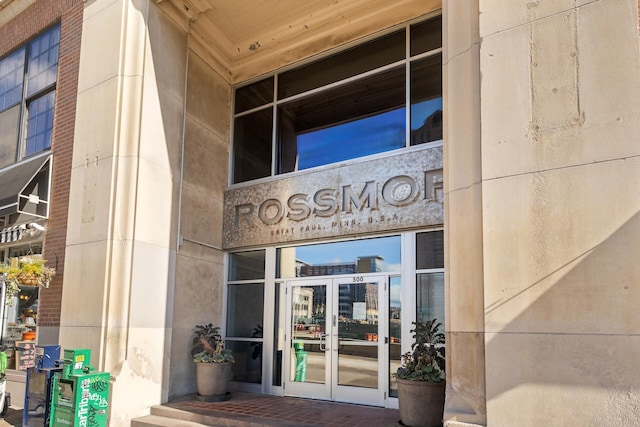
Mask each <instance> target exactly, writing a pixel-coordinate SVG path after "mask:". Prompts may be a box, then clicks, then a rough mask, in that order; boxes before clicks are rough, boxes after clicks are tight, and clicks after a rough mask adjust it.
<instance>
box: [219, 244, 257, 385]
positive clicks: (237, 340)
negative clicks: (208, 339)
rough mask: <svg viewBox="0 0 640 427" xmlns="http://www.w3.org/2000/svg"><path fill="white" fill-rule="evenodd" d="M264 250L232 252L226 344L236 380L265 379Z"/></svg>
mask: <svg viewBox="0 0 640 427" xmlns="http://www.w3.org/2000/svg"><path fill="white" fill-rule="evenodd" d="M264 271H265V251H264V250H258V251H248V252H238V253H233V254H229V273H228V279H229V281H228V285H227V328H226V336H227V338H226V342H225V343H226V346H227V348H228V349H230V350H231V351H232V352H233V356H234V357H235V359H236V363H235V364H234V365H233V380H234V381H240V382H246V383H261V382H262V347H263V345H262V344H263V333H262V328H263V316H264V278H265V275H264Z"/></svg>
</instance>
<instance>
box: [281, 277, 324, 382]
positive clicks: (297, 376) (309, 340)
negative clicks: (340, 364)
mask: <svg viewBox="0 0 640 427" xmlns="http://www.w3.org/2000/svg"><path fill="white" fill-rule="evenodd" d="M291 292H292V294H291V305H292V306H291V329H292V330H291V345H292V346H293V351H292V352H291V372H289V380H290V381H295V382H307V383H317V384H324V382H325V372H326V358H325V348H326V345H327V343H326V336H325V334H326V318H325V311H326V309H327V287H326V286H325V285H320V286H294V287H293V288H292V291H291Z"/></svg>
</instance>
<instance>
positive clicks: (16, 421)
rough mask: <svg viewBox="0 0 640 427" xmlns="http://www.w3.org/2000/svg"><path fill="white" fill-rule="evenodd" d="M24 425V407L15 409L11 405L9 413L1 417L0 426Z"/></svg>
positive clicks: (17, 426) (20, 426) (18, 426)
mask: <svg viewBox="0 0 640 427" xmlns="http://www.w3.org/2000/svg"><path fill="white" fill-rule="evenodd" d="M8 426H14V427H22V409H13V408H11V407H9V410H8V411H7V415H5V416H4V418H3V419H0V427H8Z"/></svg>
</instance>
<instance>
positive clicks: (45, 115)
mask: <svg viewBox="0 0 640 427" xmlns="http://www.w3.org/2000/svg"><path fill="white" fill-rule="evenodd" d="M59 45H60V26H59V25H56V26H54V27H52V28H50V29H48V30H47V31H45V32H43V33H41V34H40V35H38V36H37V37H35V38H33V39H32V40H30V41H29V42H28V43H27V44H25V45H23V46H21V47H19V48H18V49H16V50H15V51H13V52H12V53H10V54H9V55H7V56H5V57H4V58H2V59H0V168H2V167H5V166H8V165H11V164H12V163H15V162H16V161H19V160H21V159H22V158H23V157H27V156H30V155H32V154H35V153H38V152H41V151H43V150H46V149H48V148H50V147H51V134H52V130H53V109H54V102H55V89H56V80H57V74H58V50H59Z"/></svg>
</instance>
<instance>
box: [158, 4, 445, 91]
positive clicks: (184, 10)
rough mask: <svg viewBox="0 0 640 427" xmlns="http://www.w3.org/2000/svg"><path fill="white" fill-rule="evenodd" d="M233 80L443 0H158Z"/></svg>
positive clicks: (333, 44) (402, 18)
mask: <svg viewBox="0 0 640 427" xmlns="http://www.w3.org/2000/svg"><path fill="white" fill-rule="evenodd" d="M155 1H156V3H157V4H158V5H159V6H160V8H161V9H162V10H163V11H164V12H165V13H166V14H167V15H168V16H169V17H171V18H172V19H173V20H174V21H175V22H176V23H177V24H178V25H179V26H181V27H182V28H183V29H184V30H185V31H188V32H189V34H190V39H189V40H190V41H189V43H190V47H191V49H193V50H194V51H195V52H196V53H197V54H198V55H199V56H201V57H202V58H203V59H204V60H205V61H207V62H208V63H209V64H210V65H211V66H212V67H213V68H214V69H216V70H217V71H218V72H219V73H220V74H221V75H222V76H224V77H225V78H226V79H227V80H228V81H229V82H230V83H231V84H236V83H240V82H243V81H246V80H249V79H251V78H253V77H255V76H259V75H261V74H265V73H268V72H271V71H273V70H276V69H278V68H281V67H284V66H287V65H289V64H292V63H295V62H297V61H300V60H303V59H305V58H308V57H311V56H313V55H317V54H320V53H322V52H324V51H326V50H328V49H331V48H333V47H336V46H341V45H343V44H346V43H349V42H353V41H355V40H358V39H361V38H363V37H366V36H369V35H371V34H374V33H376V32H378V31H382V30H384V29H386V28H389V27H392V26H394V25H397V24H400V23H402V22H405V21H407V20H410V19H413V18H418V17H421V16H423V15H426V14H428V13H430V12H433V11H436V10H439V9H440V8H441V5H442V1H441V0H394V1H389V0H304V1H300V0H277V1H276V0H272V1H255V0H234V1H228V0H155Z"/></svg>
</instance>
